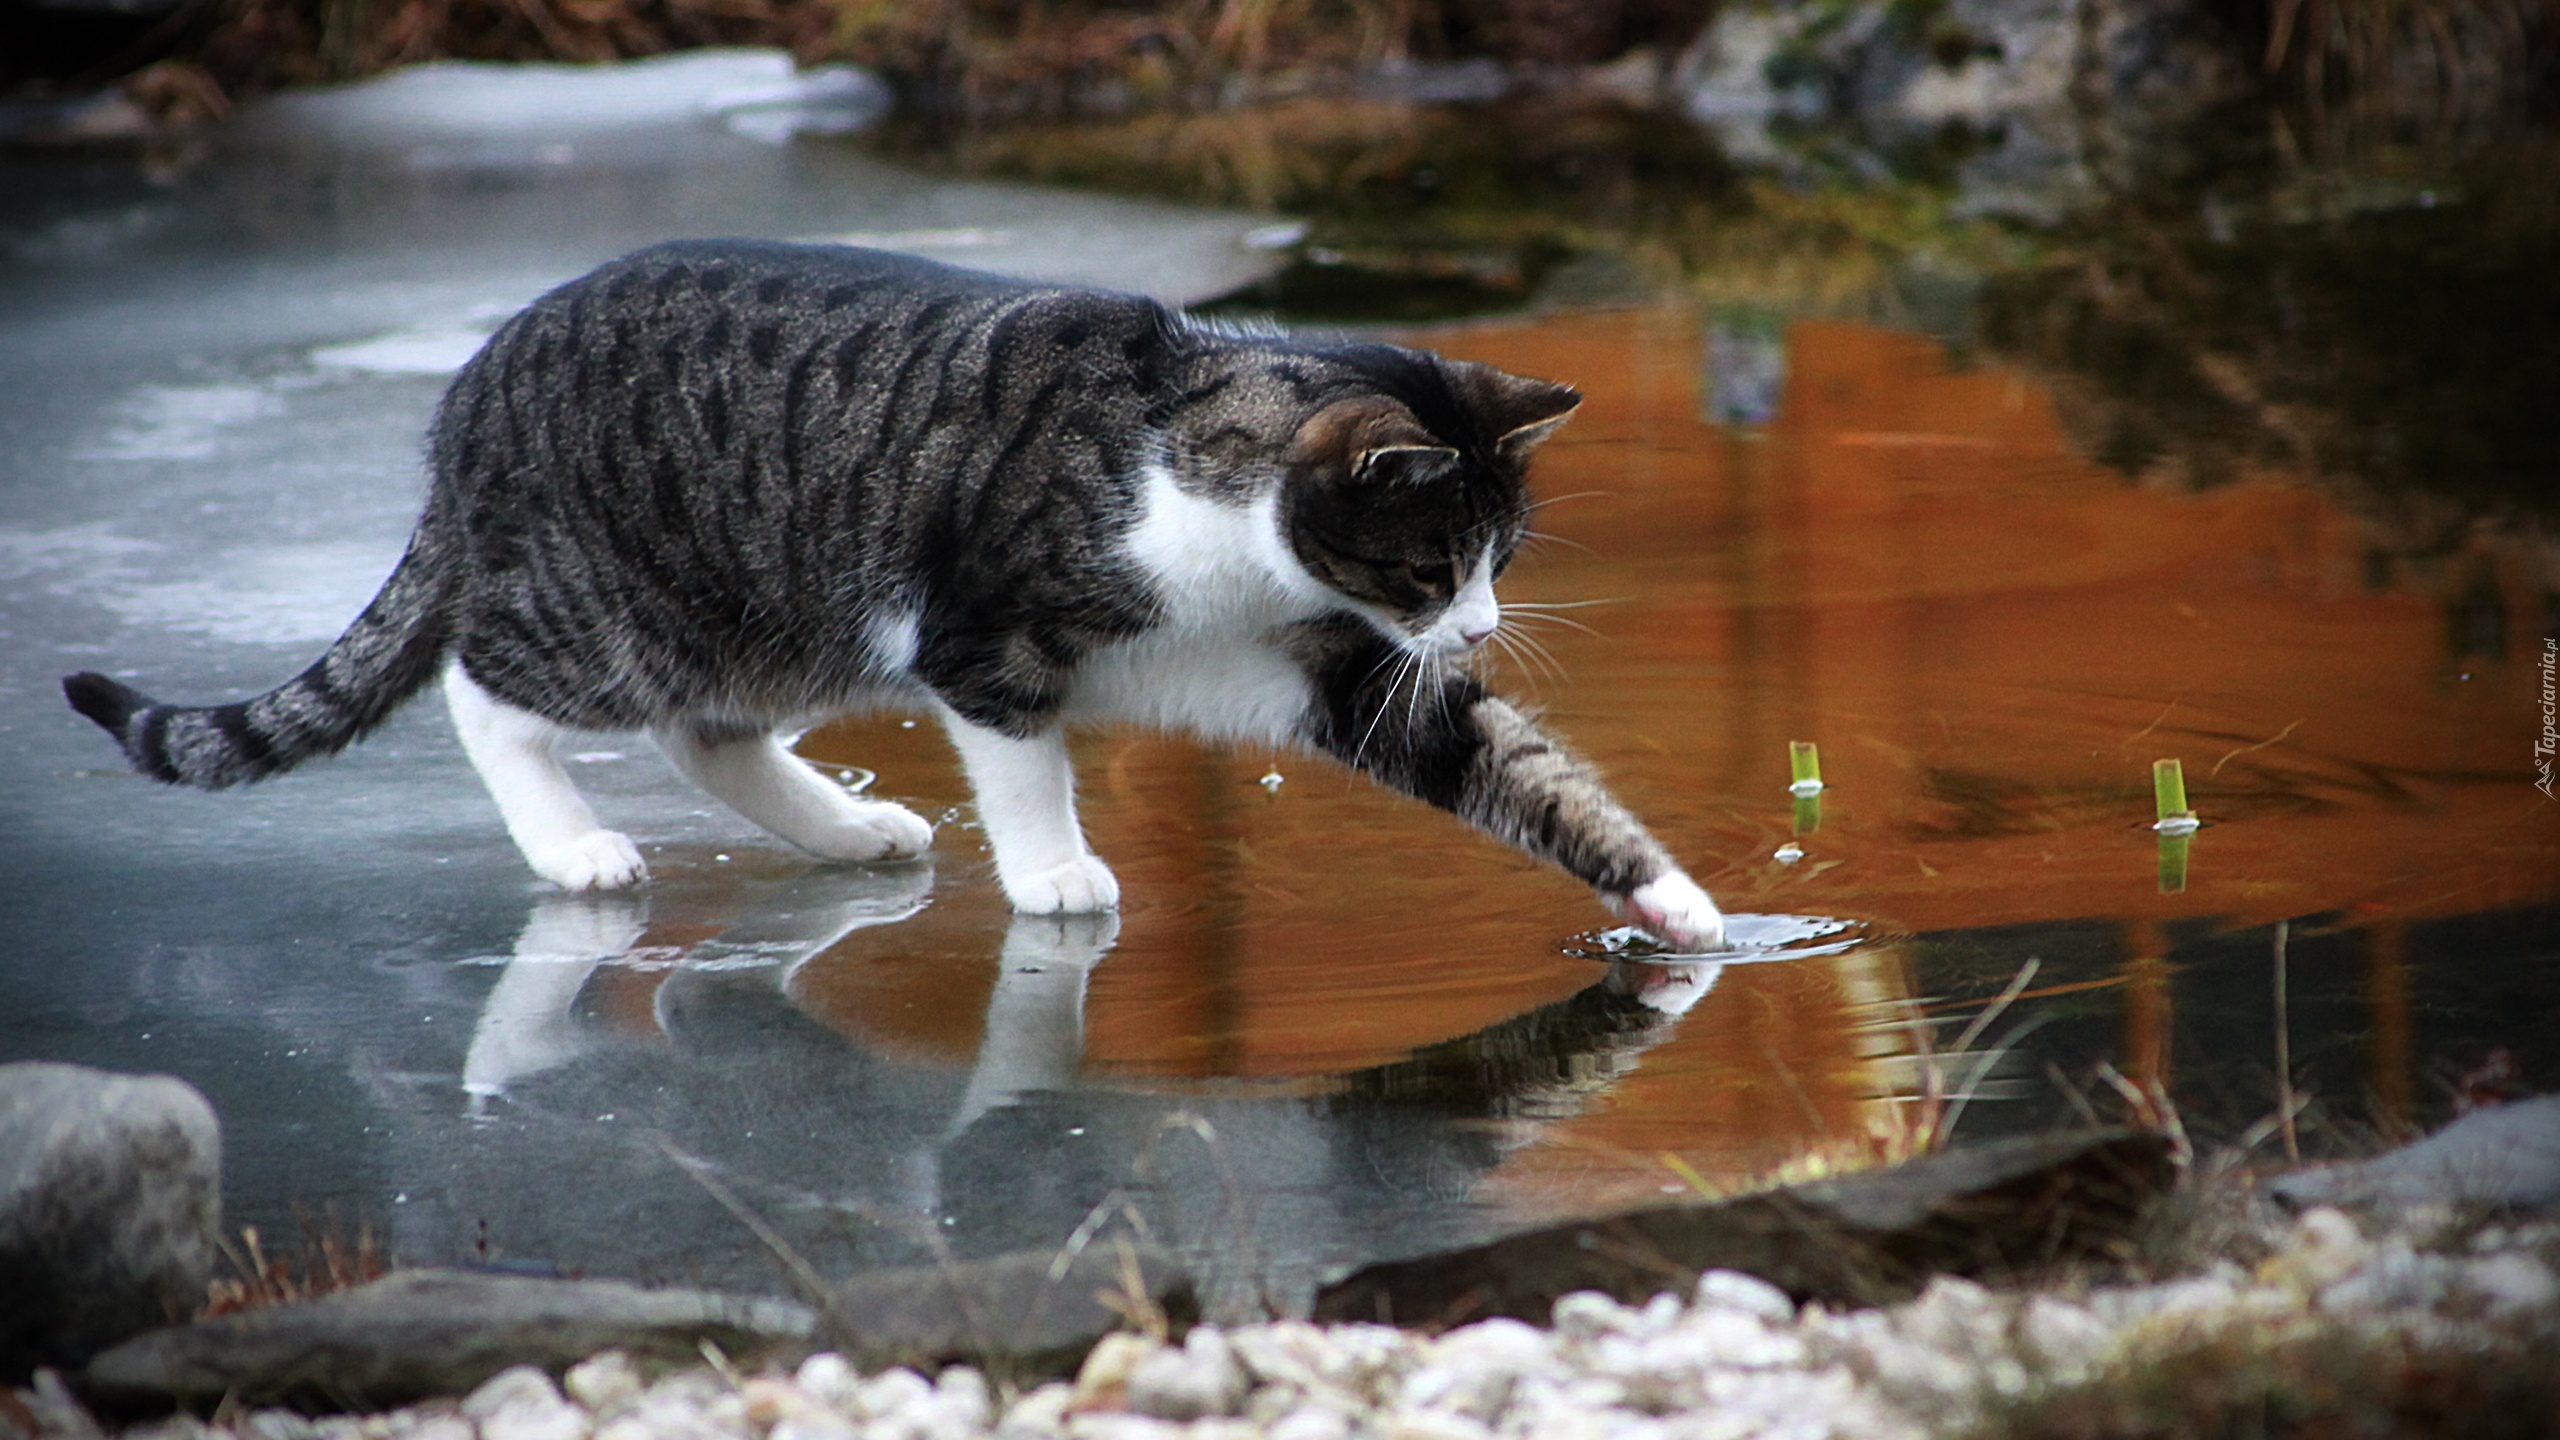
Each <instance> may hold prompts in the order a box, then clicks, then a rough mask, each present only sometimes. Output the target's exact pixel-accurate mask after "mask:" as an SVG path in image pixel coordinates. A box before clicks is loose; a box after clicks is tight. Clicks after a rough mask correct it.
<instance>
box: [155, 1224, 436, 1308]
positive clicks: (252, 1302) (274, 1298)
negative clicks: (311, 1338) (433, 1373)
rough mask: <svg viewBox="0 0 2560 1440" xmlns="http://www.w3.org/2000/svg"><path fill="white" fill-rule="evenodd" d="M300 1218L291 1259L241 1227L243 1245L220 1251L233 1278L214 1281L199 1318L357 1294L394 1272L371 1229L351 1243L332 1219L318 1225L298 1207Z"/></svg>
mask: <svg viewBox="0 0 2560 1440" xmlns="http://www.w3.org/2000/svg"><path fill="white" fill-rule="evenodd" d="M296 1218H297V1220H298V1221H299V1223H300V1227H301V1230H302V1238H301V1242H300V1244H299V1246H298V1247H297V1249H296V1253H294V1254H292V1255H269V1254H268V1253H267V1250H266V1245H265V1243H264V1241H262V1240H261V1239H260V1238H259V1235H258V1227H256V1226H255V1225H245V1226H242V1227H241V1230H240V1244H239V1245H238V1246H236V1247H235V1246H233V1245H230V1244H227V1243H226V1244H225V1245H223V1247H222V1254H223V1258H224V1259H225V1260H227V1261H229V1262H230V1265H231V1270H232V1273H231V1274H229V1275H224V1276H217V1277H215V1279H214V1281H213V1283H212V1284H210V1285H208V1286H206V1287H205V1302H204V1308H203V1309H201V1310H199V1311H197V1312H196V1318H198V1319H201V1320H210V1319H212V1318H214V1317H215V1316H217V1315H231V1314H236V1313H238V1312H240V1311H243V1310H256V1309H261V1308H263V1307H265V1306H269V1305H288V1304H292V1303H293V1302H295V1301H299V1300H310V1299H315V1298H317V1297H319V1296H322V1295H327V1294H330V1293H331V1292H333V1291H338V1290H351V1289H354V1288H355V1287H356V1286H358V1285H362V1284H365V1283H367V1282H369V1281H373V1280H379V1279H381V1278H382V1277H383V1276H385V1275H387V1274H389V1273H391V1265H390V1262H388V1261H387V1260H385V1259H384V1258H383V1256H382V1251H381V1249H380V1247H379V1246H377V1245H376V1244H375V1243H374V1238H373V1227H372V1226H370V1225H366V1226H361V1227H359V1228H358V1229H357V1231H356V1234H355V1238H353V1239H352V1240H351V1239H349V1238H347V1236H346V1234H345V1233H344V1229H343V1227H342V1226H340V1225H339V1224H338V1222H337V1218H336V1216H335V1215H334V1214H332V1215H330V1216H329V1217H328V1218H326V1219H325V1220H321V1221H314V1220H313V1219H312V1218H311V1217H310V1216H309V1215H307V1214H300V1213H299V1208H298V1207H297V1216H296Z"/></svg>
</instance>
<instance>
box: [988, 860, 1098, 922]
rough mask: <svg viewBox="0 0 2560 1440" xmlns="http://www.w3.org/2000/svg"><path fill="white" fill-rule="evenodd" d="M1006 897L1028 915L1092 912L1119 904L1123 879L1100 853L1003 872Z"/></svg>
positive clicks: (1017, 908) (1014, 906) (1085, 913)
mask: <svg viewBox="0 0 2560 1440" xmlns="http://www.w3.org/2000/svg"><path fill="white" fill-rule="evenodd" d="M999 878H1001V879H1002V880H1003V881H1004V897H1005V898H1006V899H1007V900H1010V901H1012V902H1013V908H1014V909H1015V910H1017V911H1019V912H1021V913H1022V914H1025V915H1090V914H1092V913H1094V912H1095V911H1098V910H1116V909H1118V908H1120V881H1119V880H1118V879H1117V878H1116V877H1114V876H1113V875H1112V873H1111V867H1110V866H1108V865H1105V864H1103V863H1102V859H1101V857H1100V856H1097V855H1079V856H1077V857H1076V858H1074V859H1073V860H1069V861H1067V862H1065V863H1064V864H1060V865H1052V866H1050V867H1049V868H1048V869H1046V870H1034V871H1032V872H1031V873H1029V874H1027V875H1002V876H1000V877H999Z"/></svg>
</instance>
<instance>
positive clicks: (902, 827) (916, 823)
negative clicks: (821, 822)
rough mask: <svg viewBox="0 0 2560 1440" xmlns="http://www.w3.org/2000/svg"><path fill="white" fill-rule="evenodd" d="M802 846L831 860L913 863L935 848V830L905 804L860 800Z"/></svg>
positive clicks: (802, 841) (810, 836)
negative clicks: (909, 861)
mask: <svg viewBox="0 0 2560 1440" xmlns="http://www.w3.org/2000/svg"><path fill="white" fill-rule="evenodd" d="M800 846H801V848H802V849H804V850H807V851H808V852H809V853H810V854H812V855H816V856H819V857H821V858H824V859H828V860H911V859H914V858H915V857H916V856H918V855H921V854H923V853H924V852H925V851H927V850H930V849H932V848H933V827H932V826H931V825H928V824H926V823H925V819H924V817H923V816H921V815H918V814H917V813H916V812H914V811H913V810H910V809H908V808H907V807H906V806H904V805H893V804H890V803H889V802H888V801H886V800H856V801H853V802H851V803H849V804H848V805H847V806H846V807H845V809H844V812H843V813H842V814H841V815H833V816H829V817H828V819H827V823H826V825H825V826H824V828H822V829H818V830H816V831H814V832H812V833H810V834H807V835H805V836H803V837H801V839H800Z"/></svg>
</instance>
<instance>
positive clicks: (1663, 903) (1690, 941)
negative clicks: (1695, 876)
mask: <svg viewBox="0 0 2560 1440" xmlns="http://www.w3.org/2000/svg"><path fill="white" fill-rule="evenodd" d="M1624 906H1625V909H1624V912H1623V913H1625V915H1626V916H1627V918H1628V919H1630V920H1633V921H1634V922H1635V923H1636V924H1637V925H1639V926H1641V927H1643V928H1644V929H1646V930H1649V931H1651V932H1653V934H1654V935H1655V936H1656V937H1657V938H1659V939H1661V940H1662V941H1664V942H1665V943H1666V944H1670V945H1673V946H1676V947H1678V948H1679V949H1682V950H1689V951H1704V950H1721V949H1723V948H1724V912H1723V911H1721V910H1718V909H1717V908H1716V902H1715V901H1713V900H1710V899H1708V898H1707V892H1706V891H1704V890H1701V889H1699V888H1698V882H1697V881H1695V880H1692V879H1690V878H1689V877H1688V876H1687V875H1686V874H1685V873H1683V872H1681V871H1678V870H1666V871H1664V872H1663V873H1662V874H1660V875H1658V876H1656V877H1654V878H1653V879H1651V880H1648V881H1646V882H1645V883H1644V884H1642V885H1639V886H1637V887H1636V888H1635V889H1634V891H1632V892H1631V893H1630V894H1628V896H1627V897H1626V900H1625V901H1624Z"/></svg>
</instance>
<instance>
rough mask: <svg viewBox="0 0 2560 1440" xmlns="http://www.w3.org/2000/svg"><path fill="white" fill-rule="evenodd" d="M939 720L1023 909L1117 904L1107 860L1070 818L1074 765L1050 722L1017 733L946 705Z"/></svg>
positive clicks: (1042, 911) (1001, 873)
mask: <svg viewBox="0 0 2560 1440" xmlns="http://www.w3.org/2000/svg"><path fill="white" fill-rule="evenodd" d="M942 720H943V727H944V728H945V729H947V730H949V731H950V732H951V743H952V745H953V747H954V748H956V749H958V750H959V752H960V767H961V768H962V769H964V770H966V771H968V772H969V788H970V789H971V790H973V791H975V792H976V793H977V797H978V821H979V823H980V824H982V825H984V826H985V827H986V831H987V843H988V844H989V845H991V846H993V847H994V848H995V852H996V879H997V881H998V882H999V883H1001V884H1002V885H1003V886H1004V894H1005V898H1006V899H1008V900H1010V901H1012V902H1013V908H1014V909H1016V910H1018V911H1021V912H1022V913H1024V914H1026V915H1059V914H1086V913H1090V912H1093V911H1097V910H1111V909H1116V908H1118V906H1119V904H1120V882H1119V881H1118V880H1117V879H1115V878H1113V876H1112V874H1111V867H1110V866H1108V865H1105V864H1103V863H1102V858H1101V857H1100V856H1098V855H1096V854H1094V853H1093V851H1092V850H1090V849H1088V848H1086V846H1085V843H1084V829H1083V827H1082V826H1080V825H1078V824H1077V823H1076V777H1075V768H1074V766H1073V765H1071V764H1070V763H1069V762H1068V759H1067V737H1066V732H1065V731H1064V730H1062V729H1059V728H1057V727H1055V726H1052V727H1051V728H1050V729H1048V730H1046V731H1044V732H1042V733H1040V734H1038V735H1034V736H1032V737H1031V738H1029V739H1027V740H1019V739H1016V738H1014V737H1013V736H1011V735H1007V734H1005V733H1004V732H1003V731H1001V730H991V729H988V728H987V727H985V726H983V725H977V724H973V723H971V722H969V721H967V720H964V719H962V718H961V717H960V716H959V715H958V714H957V713H956V712H954V711H952V710H951V709H949V708H948V707H945V708H944V709H943V712H942Z"/></svg>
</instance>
